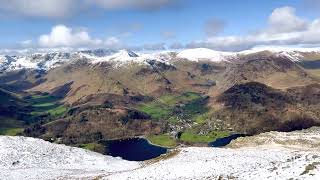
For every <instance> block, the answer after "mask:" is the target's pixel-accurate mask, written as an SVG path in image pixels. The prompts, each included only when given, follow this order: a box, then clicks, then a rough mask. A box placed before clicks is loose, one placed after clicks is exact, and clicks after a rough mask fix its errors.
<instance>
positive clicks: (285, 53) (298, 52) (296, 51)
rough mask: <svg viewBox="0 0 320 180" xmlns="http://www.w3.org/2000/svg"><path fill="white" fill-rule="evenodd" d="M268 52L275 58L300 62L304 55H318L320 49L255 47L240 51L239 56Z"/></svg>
mask: <svg viewBox="0 0 320 180" xmlns="http://www.w3.org/2000/svg"><path fill="white" fill-rule="evenodd" d="M263 51H268V52H270V53H272V54H274V55H276V56H281V57H287V58H289V59H290V60H292V61H301V60H302V59H303V58H304V56H305V55H306V54H311V53H314V54H320V48H295V47H256V48H252V49H249V50H245V51H241V52H239V53H238V54H240V55H249V54H254V53H259V52H263Z"/></svg>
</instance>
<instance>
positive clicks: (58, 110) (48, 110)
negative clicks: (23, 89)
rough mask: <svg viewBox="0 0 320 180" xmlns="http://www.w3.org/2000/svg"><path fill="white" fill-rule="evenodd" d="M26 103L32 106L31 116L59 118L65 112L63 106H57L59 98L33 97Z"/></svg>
mask: <svg viewBox="0 0 320 180" xmlns="http://www.w3.org/2000/svg"><path fill="white" fill-rule="evenodd" d="M28 101H29V102H30V103H31V105H32V108H33V111H32V112H31V114H32V115H34V116H39V115H42V114H50V115H51V116H59V115H62V114H63V113H64V112H66V110H67V108H66V107H65V106H64V105H61V104H59V102H58V101H59V98H57V97H54V96H50V95H33V96H31V98H30V99H29V100H28Z"/></svg>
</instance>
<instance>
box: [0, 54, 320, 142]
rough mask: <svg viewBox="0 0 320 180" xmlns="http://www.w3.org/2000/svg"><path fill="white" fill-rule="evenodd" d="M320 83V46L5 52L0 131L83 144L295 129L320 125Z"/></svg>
mask: <svg viewBox="0 0 320 180" xmlns="http://www.w3.org/2000/svg"><path fill="white" fill-rule="evenodd" d="M319 83H320V49H317V48H312V49H308V48H291V49H288V48H259V49H251V50H246V51H242V52H219V51H214V50H210V49H205V48H198V49H187V50H182V51H165V52H156V53H135V52H132V51H129V50H120V51H115V50H104V49H97V50H87V51H78V52H50V53H36V54H29V55H24V56H21V55H19V56H8V55H3V56H1V57H0V99H1V103H0V109H1V112H5V113H1V115H0V132H1V131H2V132H12V131H13V130H15V132H18V133H20V134H23V135H26V136H33V137H40V138H43V139H46V140H50V141H54V142H62V143H65V144H71V145H79V144H87V143H96V144H99V142H100V141H103V140H111V139H122V138H130V137H136V136H141V135H143V136H146V137H147V138H149V137H150V139H151V140H152V138H151V137H154V136H159V137H166V138H168V139H170V140H172V141H175V144H202V143H207V141H210V140H212V139H213V138H216V137H218V135H219V133H235V132H236V133H243V134H248V135H253V134H258V133H261V132H267V131H271V130H278V131H292V130H297V129H303V128H309V127H311V126H315V125H320V113H319V108H320V84H319ZM160 145H161V144H160Z"/></svg>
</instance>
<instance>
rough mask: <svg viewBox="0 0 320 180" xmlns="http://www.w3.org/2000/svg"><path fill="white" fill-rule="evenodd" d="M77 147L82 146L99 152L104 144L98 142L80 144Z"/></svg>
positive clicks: (102, 149) (102, 150)
mask: <svg viewBox="0 0 320 180" xmlns="http://www.w3.org/2000/svg"><path fill="white" fill-rule="evenodd" d="M78 147H80V148H83V149H87V150H90V151H95V152H99V153H103V152H104V146H103V145H102V144H98V143H87V144H80V145H79V146H78Z"/></svg>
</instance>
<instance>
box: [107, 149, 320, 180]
mask: <svg viewBox="0 0 320 180" xmlns="http://www.w3.org/2000/svg"><path fill="white" fill-rule="evenodd" d="M319 162H320V152H319V151H316V150H314V151H295V150H289V149H283V148H241V149H221V148H220V149H219V148H209V147H202V148H201V147H190V148H183V149H181V152H180V153H179V154H178V155H177V156H175V157H173V158H170V159H168V160H164V161H160V162H158V163H155V164H151V165H148V166H146V167H143V168H139V169H136V170H133V171H127V172H122V173H115V174H112V175H110V176H107V177H105V179H115V180H120V179H159V180H161V179H218V178H219V177H223V178H225V179H228V178H230V179H233V178H234V179H250V180H252V179H257V180H258V179H259V180H261V179H290V178H294V179H319V178H320V170H319V167H320V165H317V167H318V168H317V169H313V170H310V172H305V174H304V171H305V169H306V167H307V166H308V165H310V164H314V165H316V164H317V163H319ZM311 174H314V175H311Z"/></svg>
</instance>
